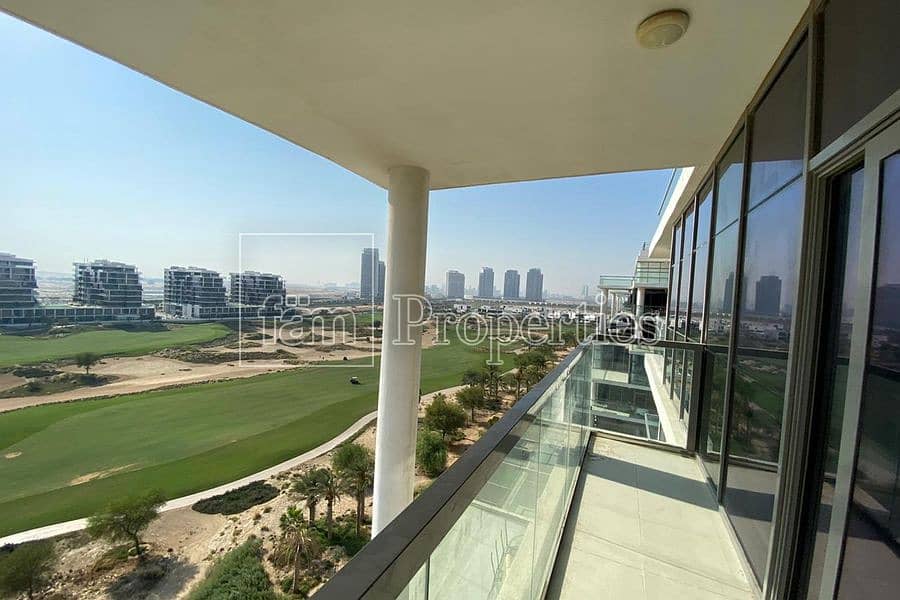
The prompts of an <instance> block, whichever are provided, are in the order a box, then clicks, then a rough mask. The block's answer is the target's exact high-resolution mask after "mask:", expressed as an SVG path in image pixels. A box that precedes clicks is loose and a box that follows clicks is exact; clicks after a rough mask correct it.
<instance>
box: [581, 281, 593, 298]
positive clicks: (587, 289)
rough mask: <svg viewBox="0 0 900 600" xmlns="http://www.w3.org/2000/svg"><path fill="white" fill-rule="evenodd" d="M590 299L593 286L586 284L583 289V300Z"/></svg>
mask: <svg viewBox="0 0 900 600" xmlns="http://www.w3.org/2000/svg"><path fill="white" fill-rule="evenodd" d="M590 297H591V286H589V285H588V284H584V285H583V286H582V287H581V299H582V300H589V299H590Z"/></svg>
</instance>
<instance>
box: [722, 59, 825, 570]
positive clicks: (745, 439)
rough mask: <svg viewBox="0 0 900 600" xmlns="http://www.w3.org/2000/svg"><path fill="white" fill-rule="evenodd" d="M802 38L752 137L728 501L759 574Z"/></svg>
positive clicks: (792, 203)
mask: <svg viewBox="0 0 900 600" xmlns="http://www.w3.org/2000/svg"><path fill="white" fill-rule="evenodd" d="M806 46H807V44H806V42H804V43H803V44H801V45H800V47H799V48H798V50H797V51H796V52H794V55H793V57H792V58H791V60H790V62H789V63H788V64H787V66H786V67H785V69H784V71H782V73H781V75H780V76H779V78H778V79H777V80H776V82H775V84H774V85H773V86H772V88H771V89H770V90H769V92H768V94H767V95H766V96H765V98H763V100H762V103H761V104H760V106H759V108H758V109H757V111H756V113H755V117H754V120H753V130H752V137H751V147H752V149H753V150H752V156H751V166H750V202H749V205H748V211H749V212H748V213H747V216H746V219H747V223H746V240H745V242H744V265H743V278H742V282H741V306H740V308H739V310H738V315H737V317H738V318H737V323H738V344H737V346H738V348H737V357H736V361H735V363H736V364H735V365H734V367H733V369H734V372H733V375H734V395H733V398H732V399H731V402H732V405H731V406H732V411H731V415H732V417H731V421H730V423H729V429H728V444H729V451H728V457H727V461H728V464H727V469H728V474H727V482H728V483H727V487H726V490H725V496H724V504H725V509H726V512H727V513H728V516H729V518H730V519H731V522H732V524H733V525H734V528H735V531H736V533H737V535H738V538H739V539H740V541H741V544H742V545H743V547H744V550H745V552H746V553H747V557H748V559H749V561H750V565H751V567H752V568H753V571H754V574H755V575H756V578H757V580H760V581H761V580H762V577H763V575H764V573H765V568H766V559H767V557H768V552H769V536H770V533H771V525H772V512H773V506H774V500H775V488H776V486H777V482H778V469H779V464H778V454H779V448H780V445H781V429H782V411H783V408H784V386H785V377H786V373H787V348H788V334H789V332H790V326H791V318H792V314H793V305H794V298H795V296H796V288H797V259H798V253H799V237H800V226H801V219H802V213H803V185H802V184H803V181H802V179H801V178H800V173H801V164H802V158H803V132H804V127H805V119H804V110H805V91H804V90H805V87H806Z"/></svg>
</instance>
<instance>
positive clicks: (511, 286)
mask: <svg viewBox="0 0 900 600" xmlns="http://www.w3.org/2000/svg"><path fill="white" fill-rule="evenodd" d="M503 299H504V300H518V299H519V272H518V271H516V270H515V269H508V270H507V271H506V273H504V274H503Z"/></svg>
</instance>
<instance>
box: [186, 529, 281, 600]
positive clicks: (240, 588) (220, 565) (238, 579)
mask: <svg viewBox="0 0 900 600" xmlns="http://www.w3.org/2000/svg"><path fill="white" fill-rule="evenodd" d="M261 557H262V545H261V543H260V541H259V539H258V538H250V539H249V540H247V541H246V542H244V543H243V544H241V545H240V546H238V547H237V548H235V549H234V550H232V551H231V552H228V553H227V554H225V555H224V556H222V558H220V559H219V560H218V561H217V562H216V564H214V565H213V566H212V567H211V568H210V569H209V573H207V575H206V578H205V579H204V580H203V581H202V582H201V583H200V585H198V586H197V587H196V588H195V589H194V591H192V592H191V593H190V595H189V596H188V600H231V599H234V600H238V599H240V600H274V599H275V598H277V596H276V595H275V590H274V589H273V587H272V582H271V581H270V580H269V576H268V575H267V574H266V570H265V568H264V567H263V565H262V562H261Z"/></svg>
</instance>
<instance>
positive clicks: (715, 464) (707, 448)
mask: <svg viewBox="0 0 900 600" xmlns="http://www.w3.org/2000/svg"><path fill="white" fill-rule="evenodd" d="M706 372H707V375H706V378H707V379H706V381H707V383H706V385H707V388H706V394H705V395H704V398H705V399H706V401H705V402H704V405H703V412H702V413H701V414H700V457H701V458H702V459H703V466H704V467H706V472H707V473H709V477H710V478H711V479H712V481H713V484H714V485H716V486H718V483H719V462H720V456H721V454H720V452H721V448H722V430H723V426H722V423H723V421H722V419H723V412H724V410H725V378H726V377H727V373H728V354H727V353H725V352H710V353H709V354H708V355H707V362H706Z"/></svg>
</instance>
